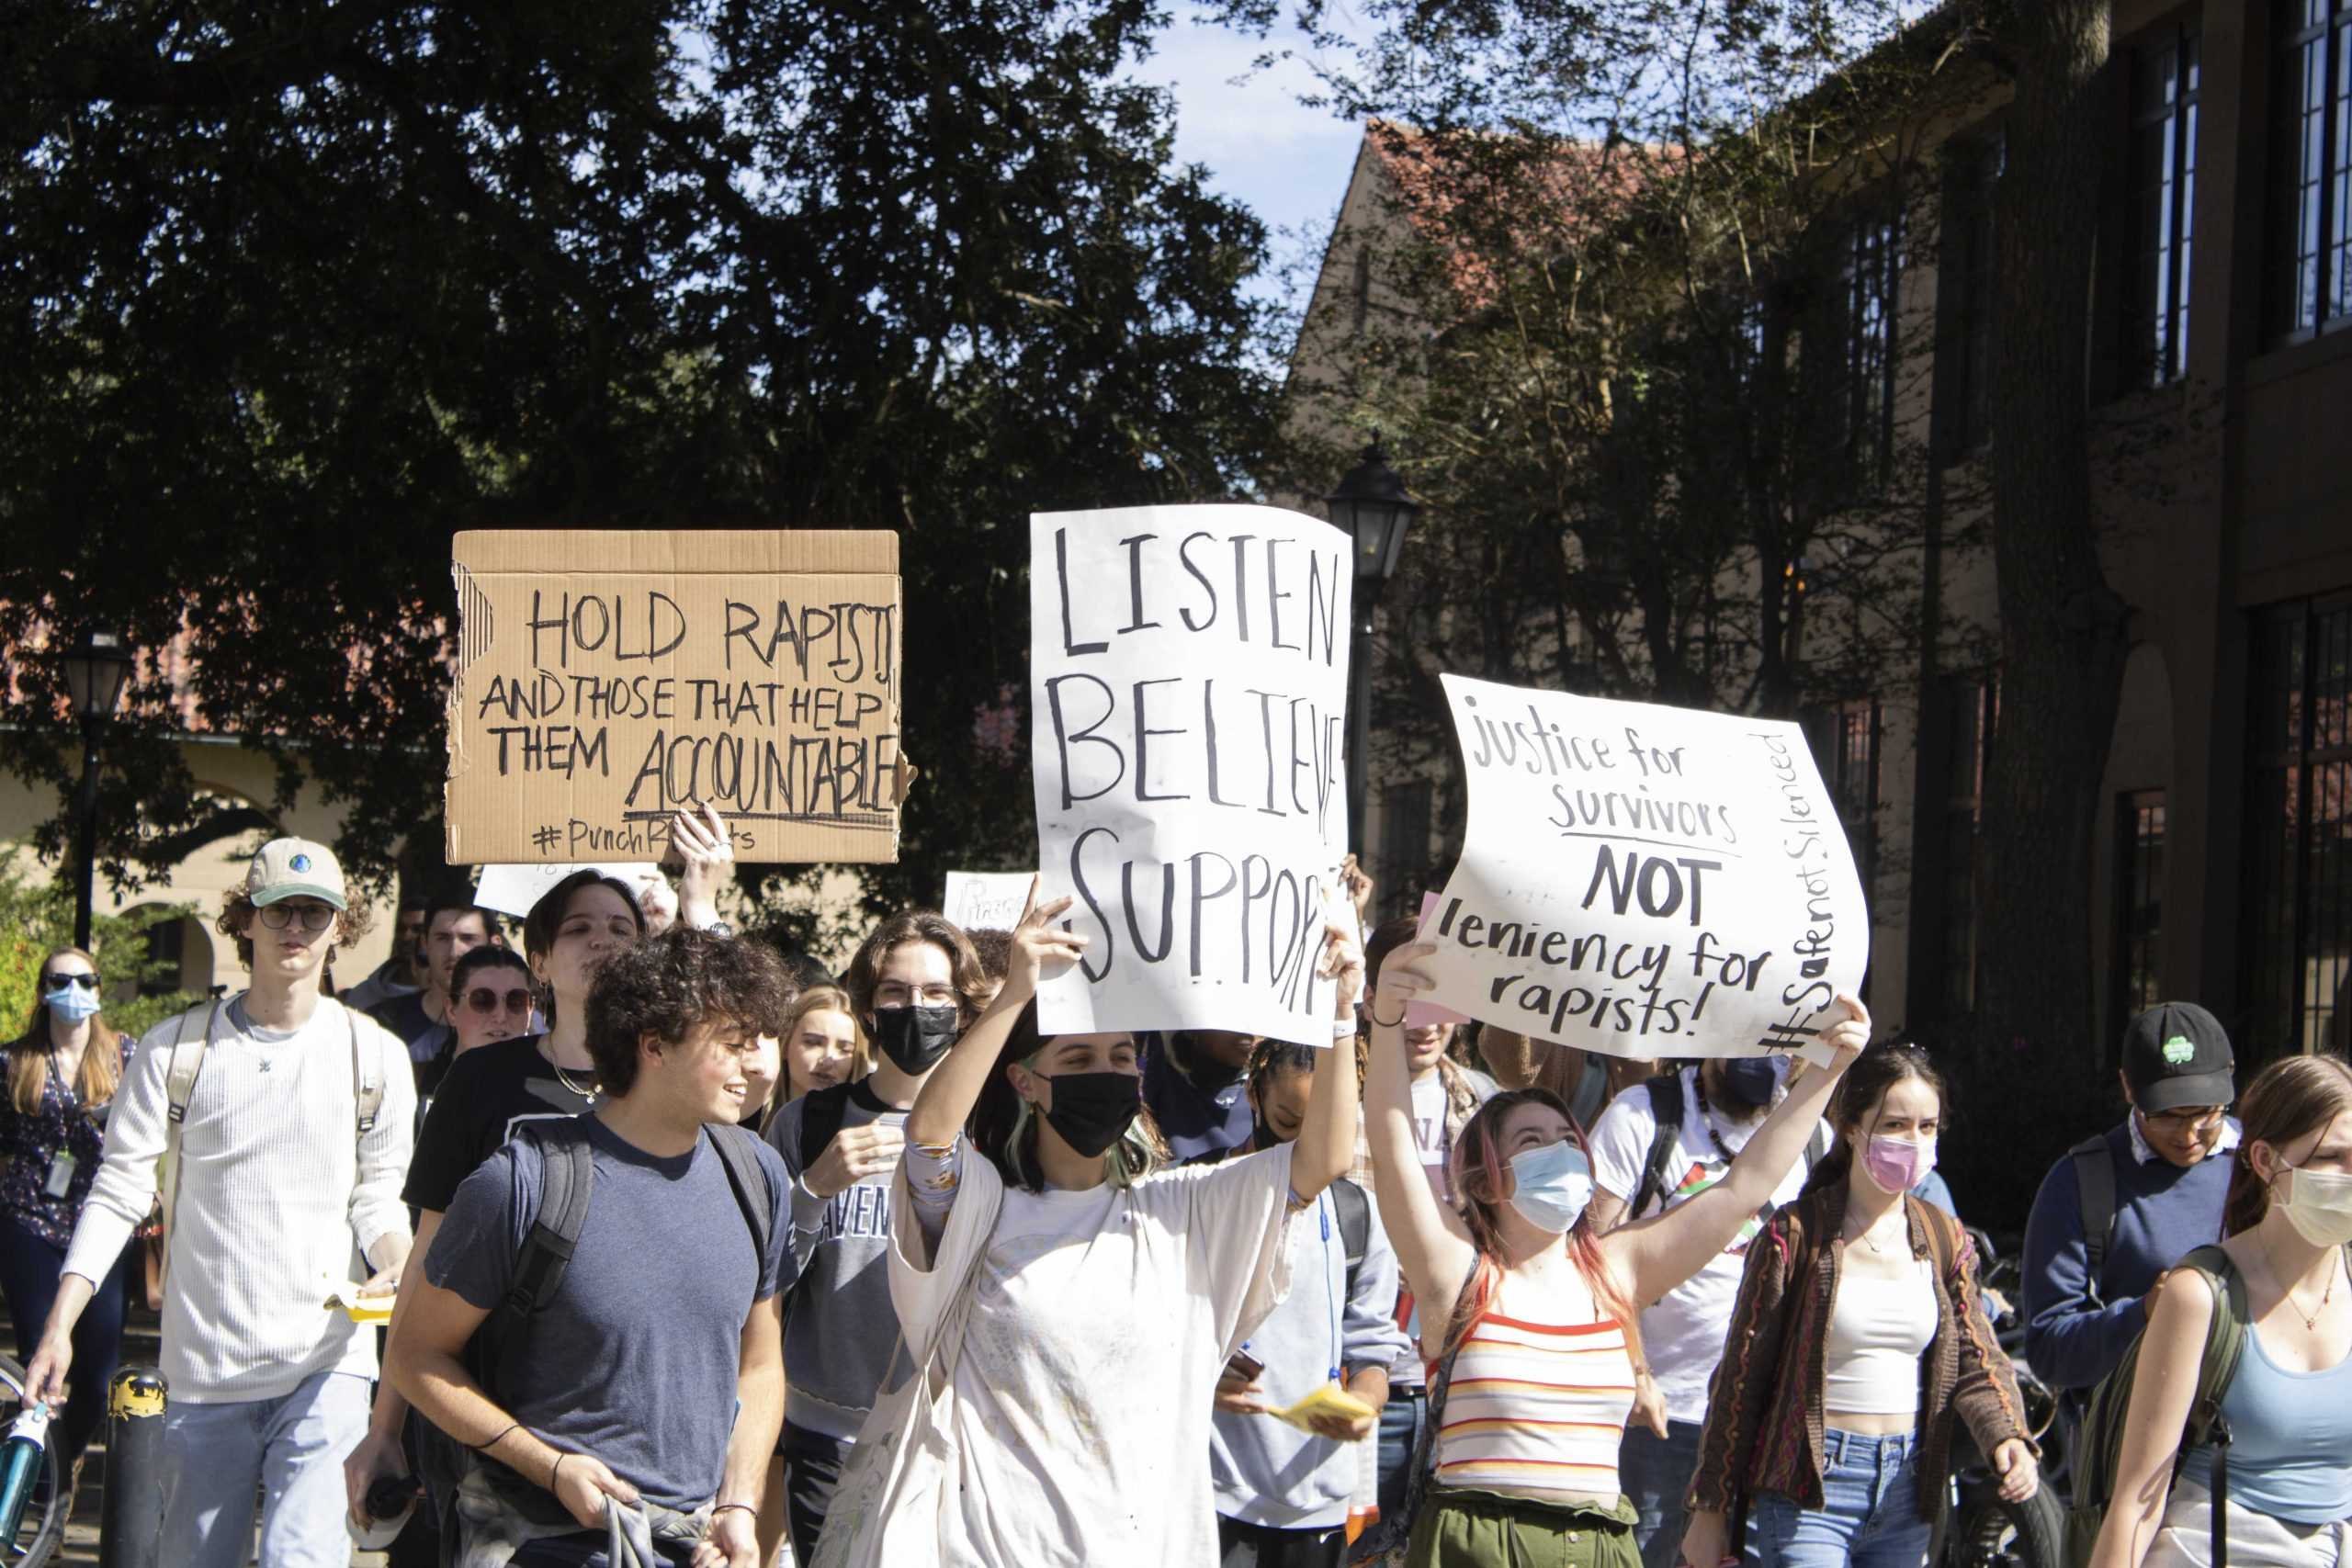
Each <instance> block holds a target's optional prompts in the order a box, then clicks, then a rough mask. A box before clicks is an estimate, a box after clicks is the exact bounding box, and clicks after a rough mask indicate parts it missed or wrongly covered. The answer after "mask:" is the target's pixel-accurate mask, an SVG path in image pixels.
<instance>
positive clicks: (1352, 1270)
mask: <svg viewBox="0 0 2352 1568" xmlns="http://www.w3.org/2000/svg"><path fill="white" fill-rule="evenodd" d="M1330 1192H1331V1207H1332V1208H1333V1209H1335V1210H1337V1211H1339V1215H1340V1246H1341V1247H1343V1248H1344V1249H1345V1251H1346V1254H1347V1263H1348V1294H1349V1295H1351V1296H1353V1295H1354V1294H1355V1292H1356V1277H1357V1276H1358V1275H1359V1274H1361V1273H1362V1272H1363V1259H1364V1254H1365V1253H1367V1252H1369V1251H1371V1250H1372V1201H1371V1200H1370V1199H1368V1198H1366V1197H1365V1196H1364V1195H1363V1188H1361V1187H1358V1186H1357V1185H1356V1184H1355V1183H1354V1182H1352V1181H1350V1180H1349V1179H1347V1178H1346V1177H1344V1176H1343V1177H1340V1179H1338V1180H1337V1181H1334V1182H1332V1183H1331V1187H1330Z"/></svg>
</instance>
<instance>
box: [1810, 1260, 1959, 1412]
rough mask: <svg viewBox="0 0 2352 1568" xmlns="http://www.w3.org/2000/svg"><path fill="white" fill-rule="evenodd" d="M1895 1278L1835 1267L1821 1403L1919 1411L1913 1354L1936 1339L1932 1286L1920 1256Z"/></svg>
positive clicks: (1828, 1407) (1824, 1405)
mask: <svg viewBox="0 0 2352 1568" xmlns="http://www.w3.org/2000/svg"><path fill="white" fill-rule="evenodd" d="M1912 1261H1913V1266H1912V1268H1910V1269H1907V1270H1905V1274H1904V1276H1903V1278H1901V1279H1898V1280H1881V1279H1874V1278H1870V1277H1859V1278H1858V1277H1857V1276H1855V1275H1854V1274H1852V1273H1850V1272H1843V1273H1840V1274H1839V1276H1838V1300H1837V1302H1836V1303H1834V1304H1833V1305H1832V1307H1831V1309H1830V1314H1829V1338H1828V1341H1827V1342H1826V1344H1825V1345H1824V1346H1823V1348H1822V1358H1821V1374H1822V1389H1821V1407H1822V1408H1823V1409H1824V1410H1845V1411H1850V1412H1852V1413H1853V1414H1854V1415H1857V1416H1911V1415H1916V1414H1917V1412H1918V1409H1919V1358H1920V1357H1921V1356H1923V1355H1925V1354H1926V1353H1927V1349H1928V1341H1930V1340H1932V1339H1933V1338H1935V1337H1936V1286H1935V1280H1934V1279H1933V1277H1932V1276H1931V1275H1930V1274H1929V1273H1928V1267H1929V1266H1928V1260H1927V1259H1926V1258H1915V1259H1913V1260H1912Z"/></svg>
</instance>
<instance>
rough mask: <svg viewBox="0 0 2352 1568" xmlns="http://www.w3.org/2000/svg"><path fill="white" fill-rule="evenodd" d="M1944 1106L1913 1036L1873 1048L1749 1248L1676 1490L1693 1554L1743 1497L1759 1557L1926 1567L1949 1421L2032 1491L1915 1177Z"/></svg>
mask: <svg viewBox="0 0 2352 1568" xmlns="http://www.w3.org/2000/svg"><path fill="white" fill-rule="evenodd" d="M1800 1092H1801V1091H1800ZM1795 1098H1796V1096H1795V1095H1794V1094H1792V1096H1791V1099H1790V1100H1789V1101H1787V1102H1784V1104H1787V1103H1793V1102H1794V1100H1795ZM1943 1113H1944V1094H1943V1080H1942V1079H1941V1078H1940V1077H1939V1076H1938V1075H1937V1073H1936V1070H1935V1068H1934V1066H1932V1065H1930V1064H1929V1062H1928V1056H1927V1053H1926V1052H1924V1051H1921V1050H1920V1049H1919V1048H1918V1047H1917V1046H1916V1045H1880V1046H1874V1047H1872V1048H1871V1050H1869V1051H1867V1052H1865V1053H1863V1055H1862V1056H1861V1057H1860V1060H1859V1061H1857V1062H1856V1063H1855V1064H1854V1066H1853V1068H1852V1070H1851V1071H1849V1073H1848V1074H1847V1075H1846V1079H1845V1082H1844V1084H1843V1085H1842V1086H1841V1087H1840V1089H1838V1099H1837V1101H1836V1104H1835V1105H1834V1106H1833V1107H1832V1109H1831V1111H1830V1123H1831V1125H1832V1126H1833V1127H1835V1128H1836V1129H1837V1134H1838V1142H1837V1145H1836V1146H1835V1147H1834V1148H1833V1149H1831V1151H1830V1152H1829V1154H1828V1156H1826V1157H1825V1158H1824V1159H1822V1160H1821V1161H1820V1163H1818V1164H1817V1165H1815V1167H1814V1168H1813V1174H1812V1175H1811V1176H1810V1177H1808V1178H1807V1179H1806V1180H1805V1184H1804V1196H1803V1197H1801V1198H1800V1199H1799V1200H1798V1201H1795V1202H1793V1203H1791V1204H1789V1205H1788V1206H1787V1207H1785V1208H1783V1209H1781V1210H1780V1211H1779V1212H1778V1213H1775V1214H1774V1215H1773V1216H1772V1219H1771V1221H1770V1224H1768V1225H1767V1226H1766V1227H1765V1231H1764V1234H1763V1235H1761V1236H1759V1237H1758V1238H1757V1239H1756V1240H1755V1241H1754V1242H1753V1243H1751V1244H1750V1245H1749V1247H1748V1249H1747V1268H1746V1270H1745V1272H1744V1273H1743V1275H1742V1277H1741V1280H1740V1287H1739V1299H1738V1301H1737V1303H1736V1304H1735V1305H1734V1307H1733V1308H1732V1312H1731V1315H1730V1324H1731V1327H1730V1332H1729V1334H1728V1335H1727V1336H1726V1338H1725V1341H1724V1358H1723V1365H1722V1368H1721V1370H1720V1371H1717V1372H1716V1374H1715V1378H1714V1385H1713V1392H1712V1394H1711V1396H1710V1399H1709V1402H1708V1406H1707V1420H1706V1427H1705V1430H1704V1432H1703V1433H1702V1436H1701V1438H1700V1445H1699V1465H1698V1470H1697V1472H1696V1474H1695V1476H1694V1478H1693V1480H1692V1483H1691V1494H1690V1496H1689V1499H1688V1500H1687V1502H1686V1505H1685V1506H1686V1508H1687V1510H1688V1512H1689V1514H1690V1524H1689V1526H1688V1529H1686V1531H1685V1533H1684V1536H1683V1540H1682V1555H1683V1558H1684V1560H1685V1561H1686V1562H1722V1561H1723V1560H1724V1556H1725V1553H1726V1550H1727V1548H1728V1547H1729V1546H1730V1545H1731V1543H1732V1534H1731V1531H1732V1528H1733V1520H1734V1519H1735V1518H1736V1517H1742V1516H1743V1514H1744V1520H1745V1534H1746V1541H1745V1546H1744V1549H1743V1551H1742V1557H1741V1560H1742V1561H1743V1562H1747V1563H1748V1564H1750V1565H1751V1568H1775V1565H1777V1564H1781V1563H1792V1564H1797V1565H1799V1568H1821V1565H1825V1564H1829V1563H1845V1562H1852V1563H1860V1564H1864V1565H1865V1568H1917V1565H1918V1564H1919V1563H1921V1562H1925V1561H1926V1560H1927V1555H1928V1545H1929V1542H1930V1541H1931V1540H1933V1539H1934V1536H1935V1533H1936V1529H1937V1525H1938V1521H1939V1519H1940V1518H1941V1517H1942V1515H1943V1513H1944V1511H1945V1508H1946V1506H1947V1504H1948V1502H1949V1492H1948V1490H1947V1484H1946V1483H1947V1480H1948V1475H1949V1465H1950V1458H1951V1438H1952V1431H1953V1427H1954V1424H1955V1422H1956V1421H1964V1422H1966V1423H1967V1426H1968V1430H1969V1433H1970V1435H1971V1436H1973V1438H1975V1440H1976V1443H1977V1446H1978V1448H1979V1449H1980V1450H1982V1451H1983V1452H1984V1453H1985V1455H1987V1456H1988V1457H1989V1459H1990V1461H1991V1462H1992V1466H1993V1469H1994V1472H1995V1473H1996V1474H1997V1475H1998V1476H1999V1477H2000V1478H2001V1480H2000V1495H2001V1496H2002V1497H2003V1498H2004V1499H2005V1500H2007V1501H2009V1502H2013V1503H2014V1502H2022V1501H2024V1500H2025V1499H2026V1498H2028V1497H2030V1496H2031V1495H2033V1492H2034V1489H2035V1487H2036V1485H2037V1484H2038V1483H2039V1472H2038V1462H2039V1452H2038V1450H2036V1449H2035V1447H2034V1443H2033V1438H2032V1436H2031V1434H2030V1430H2029V1427H2028V1423H2027V1419H2026V1414H2025V1407H2024V1404H2023V1402H2022V1401H2021V1400H2020V1399H2019V1398H2018V1388H2017V1379H2016V1377H2015V1375H2014V1374H2013V1373H2012V1371H2010V1368H2009V1361H2008V1358H2007V1356H2006V1355H2004V1354H2003V1353H2002V1351H2001V1348H2000V1346H1999V1344H1998V1343H1997V1342H1996V1340H1995V1339H1994V1337H1993V1331H1992V1328H1991V1326H1990V1325H1987V1324H1986V1322H1985V1313H1984V1309H1983V1307H1982V1306H1981V1305H1979V1303H1978V1301H1977V1291H1976V1280H1975V1273H1976V1269H1975V1258H1974V1254H1973V1248H1972V1247H1970V1245H1969V1242H1968V1239H1967V1236H1966V1235H1965V1233H1963V1232H1962V1230H1961V1229H1960V1226H1959V1225H1958V1224H1956V1223H1955V1222H1954V1221H1953V1220H1952V1219H1951V1216H1950V1215H1948V1214H1946V1213H1943V1211H1941V1210H1939V1209H1938V1208H1936V1207H1935V1206H1933V1205H1932V1204H1929V1203H1928V1202H1926V1201H1922V1200H1921V1199H1919V1198H1917V1197H1916V1196H1914V1195H1913V1194H1912V1189H1913V1188H1915V1187H1917V1185H1918V1184H1919V1181H1920V1179H1921V1178H1922V1177H1923V1176H1924V1175H1925V1174H1926V1173H1927V1170H1928V1168H1929V1167H1930V1166H1931V1165H1932V1164H1933V1163H1934V1160H1935V1157H1936V1142H1937V1135H1938V1134H1939V1131H1940V1129H1941V1127H1942V1124H1943ZM1778 1114H1779V1113H1778V1112H1775V1115H1776V1116H1777V1115H1778ZM1767 1125H1768V1126H1769V1125H1770V1122H1768V1123H1767ZM1751 1146H1753V1140H1751ZM1634 1228H1635V1229H1636V1230H1638V1229H1639V1226H1638V1225H1636V1226H1635V1227H1634Z"/></svg>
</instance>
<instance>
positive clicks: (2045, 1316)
mask: <svg viewBox="0 0 2352 1568" xmlns="http://www.w3.org/2000/svg"><path fill="white" fill-rule="evenodd" d="M2107 1146H2108V1153H2109V1156H2110V1157H2111V1158H2112V1159H2113V1160H2114V1162H2115V1227H2114V1230H2113V1233H2112V1235H2110V1236H2109V1241H2108V1245H2107V1257H2106V1258H2105V1260H2104V1261H2103V1263H2102V1265H2101V1267H2100V1269H2099V1277H2098V1280H2092V1279H2090V1277H2089V1274H2090V1253H2089V1249H2088V1247H2087V1246H2086V1243H2085V1241H2084V1238H2083V1201H2082V1193H2081V1191H2080V1190H2079V1189H2078V1188H2077V1187H2076V1185H2075V1158H2074V1156H2073V1155H2071V1154H2069V1155H2067V1156H2064V1157H2063V1158H2061V1159H2060V1160H2059V1161H2058V1163H2057V1164H2056V1165H2053V1166H2052V1167H2051V1168H2050V1174H2049V1175H2047V1176H2045V1177H2043V1178H2042V1179H2041V1191H2039V1192H2037V1193H2035V1194H2034V1199H2033V1213H2032V1214H2031V1215H2030V1217H2029V1218H2028V1219H2027V1221H2026V1226H2025V1279H2024V1287H2025V1292H2024V1293H2025V1301H2024V1303H2023V1310H2024V1312H2025V1316H2026V1334H2025V1355H2026V1360H2027V1362H2028V1363H2029V1364H2030V1365H2031V1367H2032V1368H2033V1370H2034V1372H2035V1374H2036V1375H2037V1376H2039V1377H2040V1378H2041V1380H2042V1381H2043V1382H2046V1383H2048V1384H2049V1385H2050V1386H2051V1387H2052V1388H2072V1389H2089V1388H2092V1387H2095V1386H2096V1385H2097V1384H2098V1381H2099V1380H2100V1379H2101V1378H2103V1377H2105V1376H2107V1374H2108V1373H2109V1372H2111V1371H2114V1370H2115V1366H2116V1363H2117V1362H2119V1361H2120V1360H2122V1359H2123V1352H2124V1351H2125V1350H2127V1349H2129V1348H2131V1341H2132V1339H2133V1338H2135V1337H2137V1336H2138V1334H2139V1332H2140V1330H2141V1328H2142V1327H2143V1326H2144V1325H2146V1323H2147V1313H2146V1310H2145V1309H2144V1308H2143V1306H2142V1305H2141V1298H2142V1297H2143V1296H2145V1295H2146V1294H2147V1293H2148V1292H2149V1290H2150V1289H2151V1288H2152V1287H2153V1286H2154V1284H2155V1282H2156V1280H2157V1278H2158V1277H2159V1276H2160V1275H2162V1274H2163V1273H2164V1271H2165V1269H2169V1268H2171V1267H2172V1266H2173V1265H2174V1264H2176V1263H2178V1262H2179V1261H2180V1260H2181V1258H2184V1257H2186V1256H2187V1255H2188V1254H2189V1253H2190V1252H2192V1251H2194V1250H2196V1249H2197V1248H2198V1247H2202V1246H2204V1245H2205V1244H2206V1243H2208V1242H2212V1241H2219V1240H2220V1239H2221V1238H2222V1199H2223V1198H2224V1197H2225V1196H2226V1195H2227V1194H2228V1192H2229V1187H2230V1169H2231V1167H2232V1166H2233V1165H2234V1164H2235V1163H2236V1162H2235V1161H2234V1160H2233V1159H2232V1158H2231V1157H2230V1156H2228V1155H2227V1154H2226V1153H2223V1152H2220V1151H2217V1152H2215V1153H2213V1154H2211V1155H2209V1156H2206V1157H2205V1158H2204V1159H2202V1160H2199V1162H2198V1163H2197V1164H2195V1165H2192V1166H2188V1167H2187V1168H2183V1167H2180V1166H2177V1165H2175V1164H2173V1163H2172V1162H2171V1161H2170V1160H2168V1159H2165V1157H2164V1156H2161V1155H2158V1156H2154V1157H2153V1158H2150V1159H2147V1160H2144V1161H2143V1160H2141V1159H2140V1158H2139V1157H2137V1154H2136V1151H2135V1150H2134V1149H2133V1147H2132V1138H2131V1123H2130V1122H2124V1123H2123V1124H2121V1125H2120V1126H2118V1127H2116V1128H2114V1129H2113V1130H2112V1131H2110V1132H2109V1134H2107Z"/></svg>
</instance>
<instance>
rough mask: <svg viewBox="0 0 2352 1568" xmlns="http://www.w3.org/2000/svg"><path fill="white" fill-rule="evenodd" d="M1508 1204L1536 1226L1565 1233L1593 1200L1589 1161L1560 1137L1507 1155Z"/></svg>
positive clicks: (1522, 1217) (1574, 1146) (1582, 1152)
mask: <svg viewBox="0 0 2352 1568" xmlns="http://www.w3.org/2000/svg"><path fill="white" fill-rule="evenodd" d="M1510 1176H1511V1182H1512V1190H1511V1195H1510V1206H1511V1207H1512V1208H1514V1209H1517V1210H1518V1211H1519V1217H1520V1218H1521V1219H1523V1220H1525V1221H1526V1222H1527V1223H1528V1224H1531V1225H1533V1226H1535V1227H1536V1228H1537V1229H1539V1230H1546V1231H1549V1232H1551V1233H1552V1234H1553V1235H1566V1233H1567V1231H1568V1229H1569V1228H1570V1227H1571V1226H1573V1225H1574V1224H1576V1223H1577V1215H1579V1214H1581V1213H1584V1210H1585V1205H1586V1204H1588V1203H1589V1202H1591V1201H1592V1162H1591V1161H1590V1160H1589V1159H1587V1158H1586V1157H1585V1154H1584V1151H1583V1150H1582V1149H1580V1148H1578V1147H1577V1146H1576V1145H1575V1144H1574V1143H1572V1142H1570V1141H1569V1140H1567V1139H1566V1138H1563V1139H1561V1140H1560V1141H1559V1142H1558V1143H1556V1144H1545V1145H1544V1146H1543V1147H1542V1148H1537V1149H1521V1151H1520V1152H1519V1153H1517V1154H1515V1155H1513V1156H1510Z"/></svg>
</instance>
